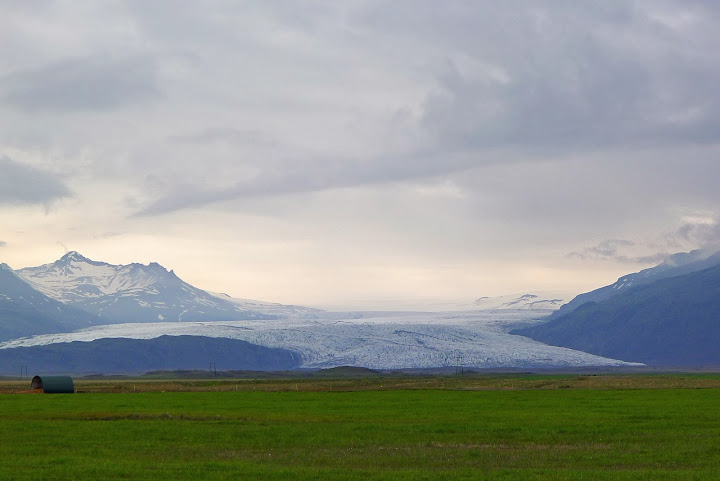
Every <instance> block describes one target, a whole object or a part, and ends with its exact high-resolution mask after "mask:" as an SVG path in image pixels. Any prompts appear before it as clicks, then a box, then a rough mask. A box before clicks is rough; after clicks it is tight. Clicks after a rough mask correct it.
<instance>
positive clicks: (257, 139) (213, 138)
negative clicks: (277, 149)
mask: <svg viewBox="0 0 720 481" xmlns="http://www.w3.org/2000/svg"><path fill="white" fill-rule="evenodd" d="M170 140H171V141H175V142H187V143H193V144H211V143H215V142H227V143H237V144H254V145H263V146H274V145H276V144H277V141H276V140H275V139H274V138H273V137H272V136H271V135H269V134H266V133H264V132H260V131H257V130H245V129H235V128H232V127H209V128H207V129H205V130H201V131H199V132H195V133H190V134H184V135H174V136H172V137H170Z"/></svg>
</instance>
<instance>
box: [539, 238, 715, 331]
mask: <svg viewBox="0 0 720 481" xmlns="http://www.w3.org/2000/svg"><path fill="white" fill-rule="evenodd" d="M718 264H720V252H716V253H714V254H711V255H708V253H706V252H703V251H700V250H694V251H692V252H681V253H677V254H673V255H671V256H670V257H668V258H667V259H666V260H665V261H664V262H663V263H661V264H659V265H657V266H655V267H650V268H648V269H643V270H641V271H640V272H636V273H634V274H627V275H625V276H622V277H621V278H619V279H618V280H617V281H616V282H615V283H613V284H610V285H609V286H605V287H601V288H599V289H595V290H594V291H590V292H586V293H584V294H580V295H578V296H576V297H575V298H573V299H572V300H571V301H570V302H568V303H567V304H564V305H562V306H561V307H560V309H558V310H557V311H555V312H553V313H552V314H551V315H550V317H549V319H556V318H558V317H560V316H563V315H565V314H568V313H570V312H572V311H574V310H575V309H577V308H578V307H580V306H582V305H583V304H585V303H588V302H600V301H604V300H606V299H609V298H611V297H613V296H615V295H617V294H620V293H622V292H625V291H626V290H628V289H630V288H632V287H637V286H642V285H646V284H650V283H653V282H655V281H657V280H660V279H666V278H668V277H676V276H681V275H684V274H689V273H691V272H697V271H701V270H703V269H707V268H709V267H712V266H716V265H718Z"/></svg>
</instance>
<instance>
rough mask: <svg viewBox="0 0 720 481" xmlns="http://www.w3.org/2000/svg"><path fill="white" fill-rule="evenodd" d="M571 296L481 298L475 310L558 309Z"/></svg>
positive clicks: (541, 294)
mask: <svg viewBox="0 0 720 481" xmlns="http://www.w3.org/2000/svg"><path fill="white" fill-rule="evenodd" d="M568 299H570V296H569V295H568V294H567V293H566V292H532V293H525V294H508V295H505V296H497V297H479V298H478V299H476V300H475V302H474V303H473V307H474V308H475V309H524V310H530V309H537V310H540V309H553V310H555V309H558V308H559V307H560V306H561V305H563V304H564V303H566V302H567V301H568Z"/></svg>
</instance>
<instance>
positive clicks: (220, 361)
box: [0, 336, 300, 374]
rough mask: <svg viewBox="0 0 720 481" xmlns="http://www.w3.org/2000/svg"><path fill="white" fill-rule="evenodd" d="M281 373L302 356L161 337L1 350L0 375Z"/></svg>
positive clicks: (209, 340) (228, 341) (240, 344)
mask: <svg viewBox="0 0 720 481" xmlns="http://www.w3.org/2000/svg"><path fill="white" fill-rule="evenodd" d="M211 362H212V363H215V367H216V368H217V370H218V371H222V370H241V369H252V370H262V371H266V370H285V369H293V368H296V367H298V366H299V365H300V356H299V355H298V354H296V353H294V352H291V351H287V350H284V349H275V348H269V347H263V346H258V345H255V344H250V343H248V342H245V341H240V340H237V339H226V338H214V337H201V336H161V337H157V338H154V339H126V338H114V339H108V338H106V339H98V340H96V341H92V342H79V341H75V342H69V343H59V344H48V345H44V346H33V347H18V348H13V349H0V373H2V374H17V373H19V372H20V366H27V368H28V372H29V373H35V374H53V373H66V374H67V373H78V374H79V373H103V374H118V373H119V374H127V373H144V372H146V371H151V370H174V369H187V370H192V369H203V370H207V369H208V368H209V363H211Z"/></svg>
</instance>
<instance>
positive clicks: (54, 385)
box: [30, 376, 75, 394]
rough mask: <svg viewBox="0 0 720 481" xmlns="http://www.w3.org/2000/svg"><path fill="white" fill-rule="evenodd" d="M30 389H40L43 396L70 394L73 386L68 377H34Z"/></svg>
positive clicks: (73, 389) (73, 390) (73, 388)
mask: <svg viewBox="0 0 720 481" xmlns="http://www.w3.org/2000/svg"><path fill="white" fill-rule="evenodd" d="M30 389H42V390H43V392H44V393H45V394H72V393H74V392H75V384H73V380H72V378H71V377H70V376H42V377H40V376H35V377H34V378H32V382H31V383H30Z"/></svg>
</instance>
